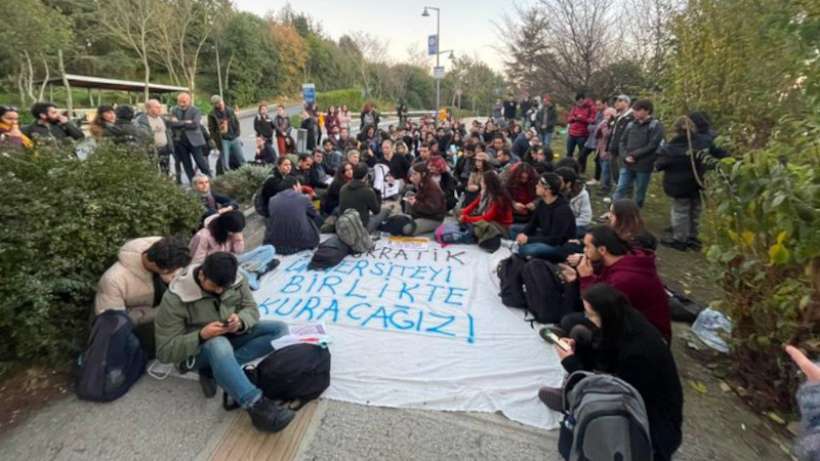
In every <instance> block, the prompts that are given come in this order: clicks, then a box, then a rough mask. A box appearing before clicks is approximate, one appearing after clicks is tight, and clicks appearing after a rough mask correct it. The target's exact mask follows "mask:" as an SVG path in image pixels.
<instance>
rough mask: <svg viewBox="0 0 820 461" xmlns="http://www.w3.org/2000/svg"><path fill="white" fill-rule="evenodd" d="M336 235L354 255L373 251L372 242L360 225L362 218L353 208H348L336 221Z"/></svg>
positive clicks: (362, 225)
mask: <svg viewBox="0 0 820 461" xmlns="http://www.w3.org/2000/svg"><path fill="white" fill-rule="evenodd" d="M336 235H338V236H339V239H341V241H343V242H345V243H346V244H347V245H348V246H349V247H350V248H351V249H352V250H353V252H354V253H366V252H368V251H370V250H372V249H373V247H374V244H373V240H371V239H370V234H369V233H367V229H366V228H365V227H364V224H362V218H361V216H359V212H358V211H356V209H355V208H348V209H347V210H345V212H344V213H342V215H341V216H339V217H338V218H337V219H336Z"/></svg>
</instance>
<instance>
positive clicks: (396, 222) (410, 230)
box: [379, 214, 416, 236]
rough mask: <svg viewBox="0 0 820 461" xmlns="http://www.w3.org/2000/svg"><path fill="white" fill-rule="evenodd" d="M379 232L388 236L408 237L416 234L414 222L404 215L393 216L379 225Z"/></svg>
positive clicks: (410, 217)
mask: <svg viewBox="0 0 820 461" xmlns="http://www.w3.org/2000/svg"><path fill="white" fill-rule="evenodd" d="M379 230H380V231H382V232H387V233H388V234H390V235H400V236H410V235H413V234H414V233H415V232H416V222H415V221H414V220H413V217H412V216H410V215H406V214H395V215H393V216H390V217H389V218H387V219H385V220H384V221H382V223H381V224H379Z"/></svg>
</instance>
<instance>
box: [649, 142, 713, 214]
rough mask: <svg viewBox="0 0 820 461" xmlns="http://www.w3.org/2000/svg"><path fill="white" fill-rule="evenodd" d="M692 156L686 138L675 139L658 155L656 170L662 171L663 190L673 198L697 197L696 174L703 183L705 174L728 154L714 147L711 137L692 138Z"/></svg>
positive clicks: (663, 147) (665, 145) (698, 186)
mask: <svg viewBox="0 0 820 461" xmlns="http://www.w3.org/2000/svg"><path fill="white" fill-rule="evenodd" d="M691 152H692V155H689V153H690V151H689V140H688V139H687V138H686V136H676V137H674V138H672V139H671V140H670V141H669V142H668V143H666V144H664V145H663V146H662V147H661V149H660V151H659V152H658V160H657V164H656V165H655V167H656V168H657V169H658V171H663V172H664V174H663V191H664V192H665V193H666V195H668V196H670V197H672V198H695V197H697V196H698V194H699V192H700V189H701V187H700V185H699V184H698V182H697V180H696V179H695V172H696V171H697V174H698V177H699V178H701V181H702V180H703V174H704V173H705V172H706V170H707V169H708V168H709V167H710V166H712V165H713V164H714V163H715V161H716V160H717V159H719V158H722V157H724V156H725V155H726V154H725V152H723V151H721V150H720V149H718V148H716V147H715V146H714V143H713V142H712V137H711V136H709V135H708V134H696V135H694V136H693V137H692V151H691Z"/></svg>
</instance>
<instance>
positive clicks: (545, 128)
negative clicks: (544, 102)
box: [535, 104, 558, 136]
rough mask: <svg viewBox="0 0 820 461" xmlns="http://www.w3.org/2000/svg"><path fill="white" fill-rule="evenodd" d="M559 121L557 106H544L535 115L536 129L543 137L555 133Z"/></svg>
mask: <svg viewBox="0 0 820 461" xmlns="http://www.w3.org/2000/svg"><path fill="white" fill-rule="evenodd" d="M556 120H558V113H557V112H556V111H555V104H550V105H549V106H544V107H542V108H541V109H539V110H538V113H537V114H536V115H535V128H536V129H537V130H538V133H539V134H541V135H542V136H543V135H545V134H547V133H553V132H554V131H555V122H556Z"/></svg>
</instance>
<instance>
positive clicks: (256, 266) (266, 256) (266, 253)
mask: <svg viewBox="0 0 820 461" xmlns="http://www.w3.org/2000/svg"><path fill="white" fill-rule="evenodd" d="M275 256H276V249H275V248H273V245H261V246H258V247H256V248H254V249H253V250H251V251H246V252H244V253H242V254H241V255H239V256H237V257H236V261H237V262H238V263H239V270H240V271H242V275H243V276H244V277H245V278H246V279H248V285H250V287H251V290H257V289H259V277H260V276H261V275H262V274H264V273H265V269H267V268H268V264H269V263H270V262H271V261H273V258H274V257H275Z"/></svg>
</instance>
